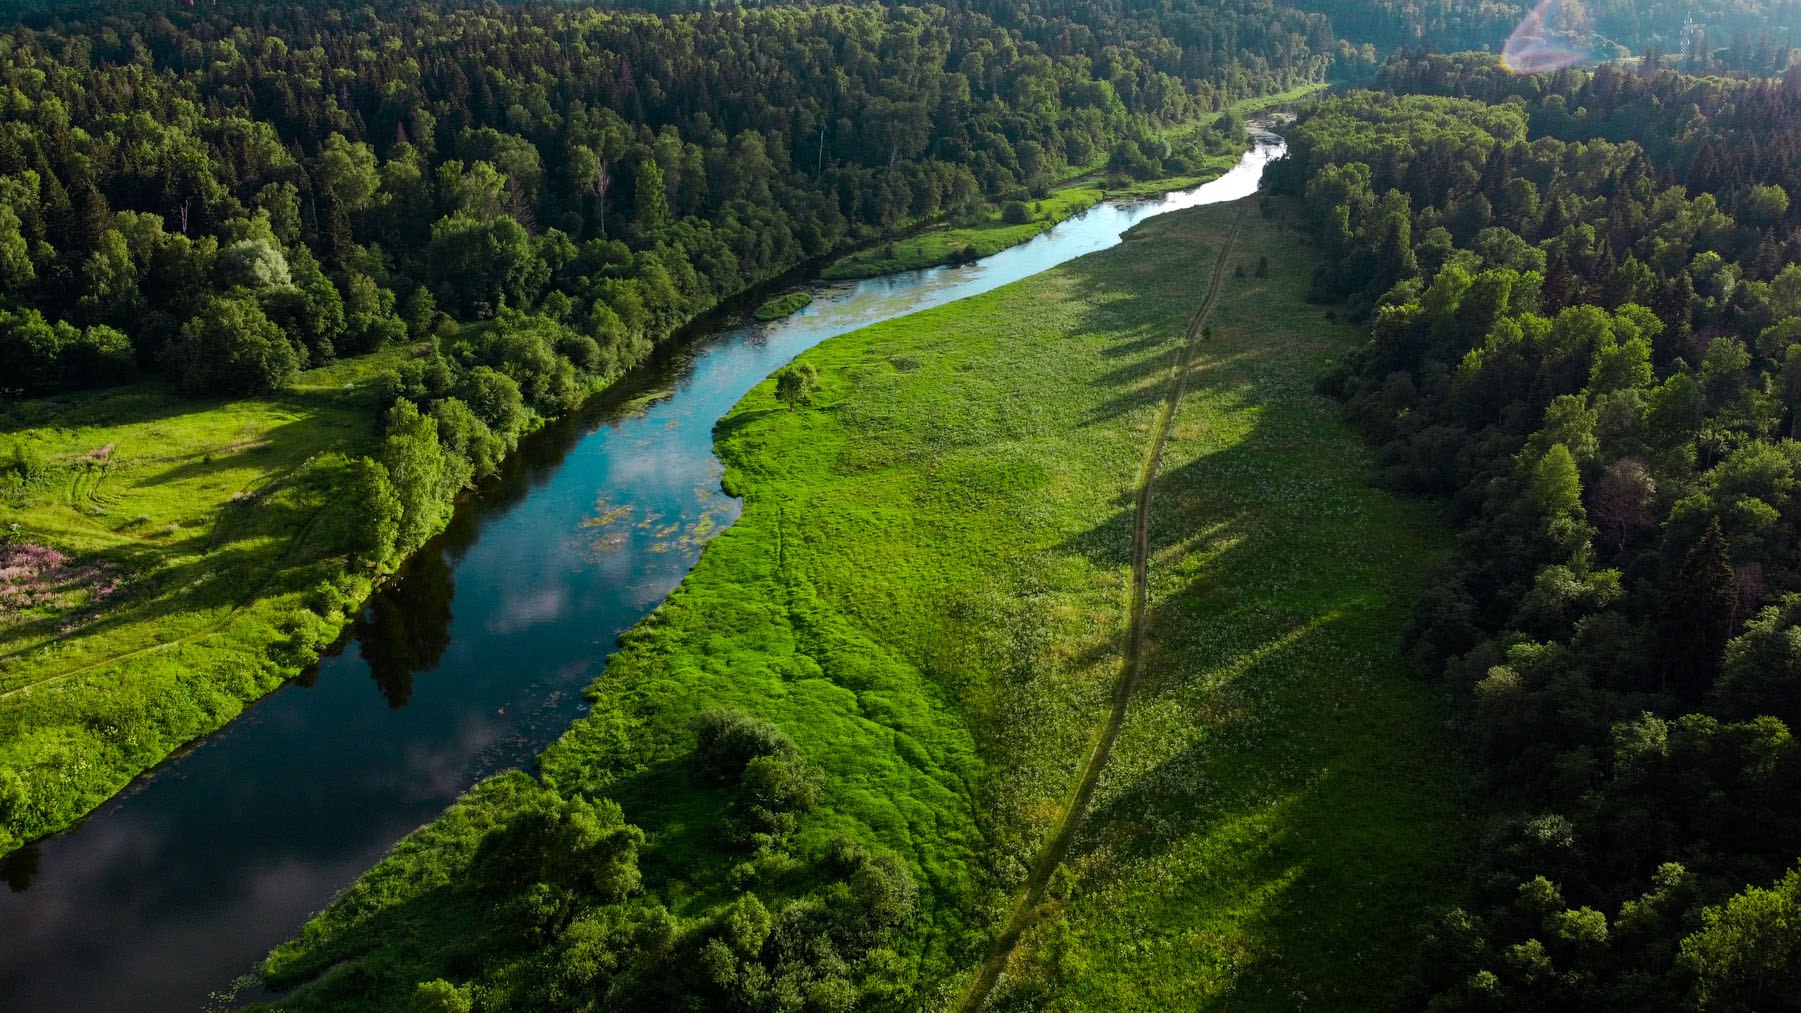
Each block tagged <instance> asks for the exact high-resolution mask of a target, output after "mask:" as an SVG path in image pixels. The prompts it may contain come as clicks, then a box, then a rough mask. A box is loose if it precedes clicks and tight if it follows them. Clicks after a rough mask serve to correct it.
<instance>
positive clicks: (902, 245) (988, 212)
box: [820, 82, 1329, 281]
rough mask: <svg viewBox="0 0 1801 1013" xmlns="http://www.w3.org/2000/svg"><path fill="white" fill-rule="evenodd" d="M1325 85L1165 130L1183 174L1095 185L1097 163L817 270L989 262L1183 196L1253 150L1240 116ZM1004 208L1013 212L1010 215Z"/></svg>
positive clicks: (847, 273) (871, 273) (834, 276)
mask: <svg viewBox="0 0 1801 1013" xmlns="http://www.w3.org/2000/svg"><path fill="white" fill-rule="evenodd" d="M1327 87H1329V86H1328V85H1327V84H1326V83H1325V82H1319V83H1315V84H1308V85H1302V86H1300V87H1298V88H1291V89H1289V90H1287V91H1284V92H1279V93H1277V94H1274V95H1265V96H1261V97H1258V98H1251V99H1241V100H1239V101H1238V102H1235V103H1233V104H1232V105H1231V106H1230V107H1229V108H1228V109H1226V110H1225V111H1223V112H1219V113H1214V114H1213V115H1211V116H1206V117H1203V118H1201V119H1200V120H1197V121H1195V122H1192V123H1187V124H1184V125H1182V126H1179V127H1174V128H1171V129H1170V130H1168V131H1165V132H1164V134H1163V136H1162V137H1161V138H1160V139H1159V140H1160V143H1161V144H1162V145H1163V147H1164V148H1165V149H1182V148H1188V149H1192V156H1191V161H1192V165H1190V167H1189V168H1188V170H1187V171H1184V172H1180V173H1177V174H1174V175H1168V176H1159V177H1156V178H1152V179H1141V180H1134V179H1131V178H1130V177H1128V176H1125V175H1123V174H1121V173H1115V174H1113V176H1112V177H1110V178H1107V179H1104V180H1102V179H1097V178H1095V177H1097V176H1099V175H1100V174H1101V173H1103V172H1104V171H1105V169H1106V161H1105V160H1101V161H1098V162H1096V163H1094V164H1093V165H1090V166H1088V167H1087V168H1086V169H1085V171H1083V172H1081V173H1079V174H1078V177H1079V178H1078V179H1076V180H1075V181H1072V182H1067V183H1065V184H1063V185H1062V186H1059V187H1057V188H1055V189H1053V190H1052V191H1050V192H1049V193H1048V194H1046V195H1045V196H1044V197H1042V198H1038V199H1031V198H1023V197H1021V198H1016V199H1012V200H1005V201H992V202H988V203H985V204H984V205H983V206H982V209H981V211H980V212H979V213H978V214H977V215H976V216H975V220H973V221H965V222H959V223H942V224H938V225H934V226H930V227H928V228H925V229H922V230H920V231H919V232H916V233H913V234H911V235H908V236H905V237H903V238H900V239H896V240H894V241H892V242H889V243H884V244H882V245H880V246H877V247H874V248H871V249H867V250H860V251H858V252H856V253H853V254H850V255H849V256H846V257H843V258H841V259H839V260H837V261H835V262H833V263H831V264H829V265H827V266H826V268H825V269H824V270H823V271H821V272H820V277H821V278H824V279H826V280H828V281H832V280H851V279H857V278H873V277H877V276H879V275H884V274H898V273H899V272H901V271H917V270H922V269H925V268H929V267H938V266H940V265H944V264H959V263H965V262H968V261H971V260H976V259H978V258H980V257H988V256H992V255H994V254H996V253H999V252H1000V251H1002V250H1004V249H1007V248H1008V247H1011V246H1017V245H1019V244H1020V243H1023V242H1026V241H1028V240H1030V239H1032V238H1033V237H1034V236H1038V235H1041V234H1043V233H1044V232H1046V231H1048V230H1050V229H1053V228H1055V227H1056V226H1057V225H1058V224H1059V223H1061V222H1063V221H1066V220H1068V219H1069V218H1071V217H1073V216H1075V215H1078V214H1081V213H1082V212H1083V211H1086V210H1087V209H1088V208H1091V207H1093V206H1094V205H1095V204H1098V203H1100V202H1101V201H1103V200H1122V199H1135V198H1149V197H1158V196H1161V195H1163V194H1166V193H1173V192H1175V191H1177V190H1188V189H1192V188H1194V187H1197V186H1200V185H1202V184H1205V183H1208V182H1211V181H1212V180H1215V179H1218V178H1219V177H1220V176H1222V175H1224V174H1225V173H1226V172H1228V171H1229V170H1230V169H1231V168H1232V166H1234V165H1236V164H1237V162H1238V159H1239V157H1240V156H1241V155H1243V154H1244V152H1245V151H1246V150H1248V149H1249V148H1250V146H1251V143H1252V142H1251V140H1250V139H1249V138H1247V137H1244V136H1242V130H1239V129H1238V127H1239V125H1240V124H1241V123H1242V120H1243V119H1244V117H1246V116H1250V115H1252V114H1254V113H1258V112H1261V111H1263V110H1266V109H1270V108H1274V107H1276V106H1281V105H1287V104H1289V103H1292V102H1298V101H1301V100H1302V99H1305V98H1306V97H1308V96H1309V95H1312V94H1315V93H1316V92H1319V91H1322V90H1324V89H1325V88H1327ZM1222 118H1226V119H1229V120H1230V121H1231V122H1232V123H1233V125H1234V130H1235V132H1236V133H1235V135H1234V136H1232V137H1224V136H1221V135H1218V134H1212V133H1210V132H1209V131H1210V129H1211V128H1212V127H1213V126H1214V125H1215V124H1216V123H1218V122H1219V121H1220V120H1221V119H1222ZM1009 209H1012V211H1013V213H1012V214H1009V213H1008V212H1009Z"/></svg>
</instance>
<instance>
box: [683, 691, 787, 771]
mask: <svg viewBox="0 0 1801 1013" xmlns="http://www.w3.org/2000/svg"><path fill="white" fill-rule="evenodd" d="M694 731H695V734H696V735H697V736H699V740H700V741H699V742H698V743H697V744H696V745H695V747H694V765H695V767H696V768H698V770H699V772H700V774H701V776H702V777H705V778H706V779H707V780H710V781H712V782H714V783H716V784H732V783H735V782H736V781H737V780H738V779H739V778H740V777H742V776H743V775H744V768H745V766H746V765H747V764H749V763H750V761H752V760H754V759H756V758H757V757H759V756H776V757H784V758H787V757H792V756H794V755H795V752H796V750H795V748H794V740H792V739H790V738H788V736H786V735H784V734H782V730H781V729H779V728H777V727H776V726H775V725H772V724H770V723H769V722H767V721H764V720H763V719H761V718H753V717H751V716H750V715H748V714H745V713H743V712H742V711H735V710H725V709H715V710H709V711H704V712H702V713H701V714H700V715H699V716H697V717H696V718H695V719H694Z"/></svg>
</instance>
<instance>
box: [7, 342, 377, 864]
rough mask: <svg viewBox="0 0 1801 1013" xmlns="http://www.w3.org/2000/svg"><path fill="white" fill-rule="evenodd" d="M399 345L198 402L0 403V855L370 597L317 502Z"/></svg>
mask: <svg viewBox="0 0 1801 1013" xmlns="http://www.w3.org/2000/svg"><path fill="white" fill-rule="evenodd" d="M408 354H410V353H408V352H407V351H405V350H398V349H397V350H391V351H388V352H384V353H380V354H378V355H372V356H365V357H362V358H359V359H355V360H347V361H344V362H340V363H337V364H334V365H331V366H327V367H324V368H321V369H315V370H311V371H309V372H306V373H303V374H301V376H300V378H299V380H298V381H297V383H296V384H295V385H294V386H293V387H292V388H291V389H289V390H287V391H283V392H282V393H279V394H274V395H268V396H264V397H253V398H246V399H241V400H233V401H221V402H214V403H211V404H207V403H205V402H201V403H199V404H196V403H195V401H194V400H193V399H192V398H186V397H181V396H178V395H176V394H175V393H174V392H173V391H171V390H169V389H168V388H166V387H165V386H163V385H161V384H159V383H155V382H145V383H140V384H136V385H133V386H130V387H125V388H119V389H116V390H111V391H104V392H94V393H83V394H71V395H65V396H62V397H58V398H54V399H42V400H35V401H25V402H15V403H12V404H9V405H6V406H5V407H3V408H0V557H3V562H4V565H5V566H6V578H7V579H6V581H5V584H4V587H5V591H6V594H7V596H8V597H7V601H6V603H5V604H6V608H4V609H0V778H4V779H7V780H9V781H10V780H11V778H13V777H16V778H17V779H18V781H17V785H18V786H19V792H20V795H19V796H16V797H15V798H14V799H13V800H11V801H12V802H13V804H12V805H11V807H10V809H11V811H10V812H8V813H4V814H0V815H5V816H7V817H8V818H7V820H6V822H5V823H4V824H0V853H4V852H6V851H8V850H10V849H11V848H12V847H16V846H17V845H18V844H19V843H21V842H22V841H23V840H29V839H31V838H34V837H37V836H40V835H42V834H45V833H50V832H53V831H56V830H59V829H61V828H62V827H64V826H67V825H68V824H69V823H71V822H72V821H73V820H75V819H76V818H78V817H79V816H81V815H82V814H83V813H85V812H87V811H88V810H89V809H91V808H93V807H94V806H95V805H98V804H99V803H100V802H102V801H104V800H105V799H106V798H107V797H109V796H111V795H112V794H114V793H115V792H117V791H118V790H119V789H120V788H122V787H124V786H125V784H126V783H127V782H128V781H129V780H130V779H131V778H132V777H133V776H135V775H137V774H138V773H141V772H142V771H144V770H146V769H148V768H149V767H151V766H153V765H154V764H156V763H157V762H159V761H160V760H162V759H163V758H164V757H165V756H167V755H168V754H169V753H170V752H171V751H173V750H174V749H175V748H176V747H177V746H179V745H181V744H182V743H184V742H187V741H189V740H191V739H193V738H195V737H197V736H199V735H203V734H205V733H207V732H210V731H213V730H214V729H216V728H218V727H220V726H221V725H223V724H225V723H226V722H227V721H229V720H231V718H232V717H234V716H236V715H237V714H238V713H239V711H240V710H241V709H242V708H243V706H244V704H245V702H246V701H249V700H254V699H256V698H257V697H259V696H261V695H263V694H264V693H267V692H268V691H269V690H271V689H273V688H275V687H276V686H277V685H279V684H280V683H281V681H282V680H283V679H285V678H287V677H289V676H291V675H293V674H294V673H296V672H297V671H299V670H300V668H302V667H303V666H305V665H306V664H307V663H309V662H310V661H312V660H313V659H314V657H315V656H316V653H317V651H318V650H319V649H320V648H321V647H323V646H324V645H325V644H327V643H329V641H330V640H331V639H332V638H334V637H335V636H336V635H337V632H338V630H339V629H340V627H341V626H342V623H343V618H344V616H345V615H346V614H347V613H348V611H349V610H350V609H352V608H354V605H355V603H357V602H360V601H361V600H362V599H363V598H364V597H365V596H366V595H367V594H368V592H369V589H370V583H371V578H372V576H373V575H372V574H370V573H367V572H362V571H357V570H351V569H348V568H347V567H346V561H345V555H344V546H345V544H346V534H347V527H346V520H347V518H345V517H344V516H343V515H342V513H341V510H340V509H339V508H337V507H336V506H335V505H334V504H335V502H336V501H335V500H334V492H335V490H337V489H339V488H341V487H342V483H343V482H344V480H345V473H346V467H345V462H344V455H351V456H355V455H358V454H362V453H367V452H369V451H370V450H371V449H372V447H373V446H374V444H375V442H376V431H375V430H376V424H377V421H376V420H377V413H376V412H375V410H374V408H373V404H372V402H373V399H374V396H375V395H374V393H373V392H372V391H371V390H370V389H369V380H370V379H371V378H372V377H373V376H375V375H376V374H377V373H379V372H380V371H381V370H382V369H384V368H386V367H389V366H392V365H393V364H394V362H395V361H397V360H398V359H400V358H403V357H405V356H407V355H408Z"/></svg>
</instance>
